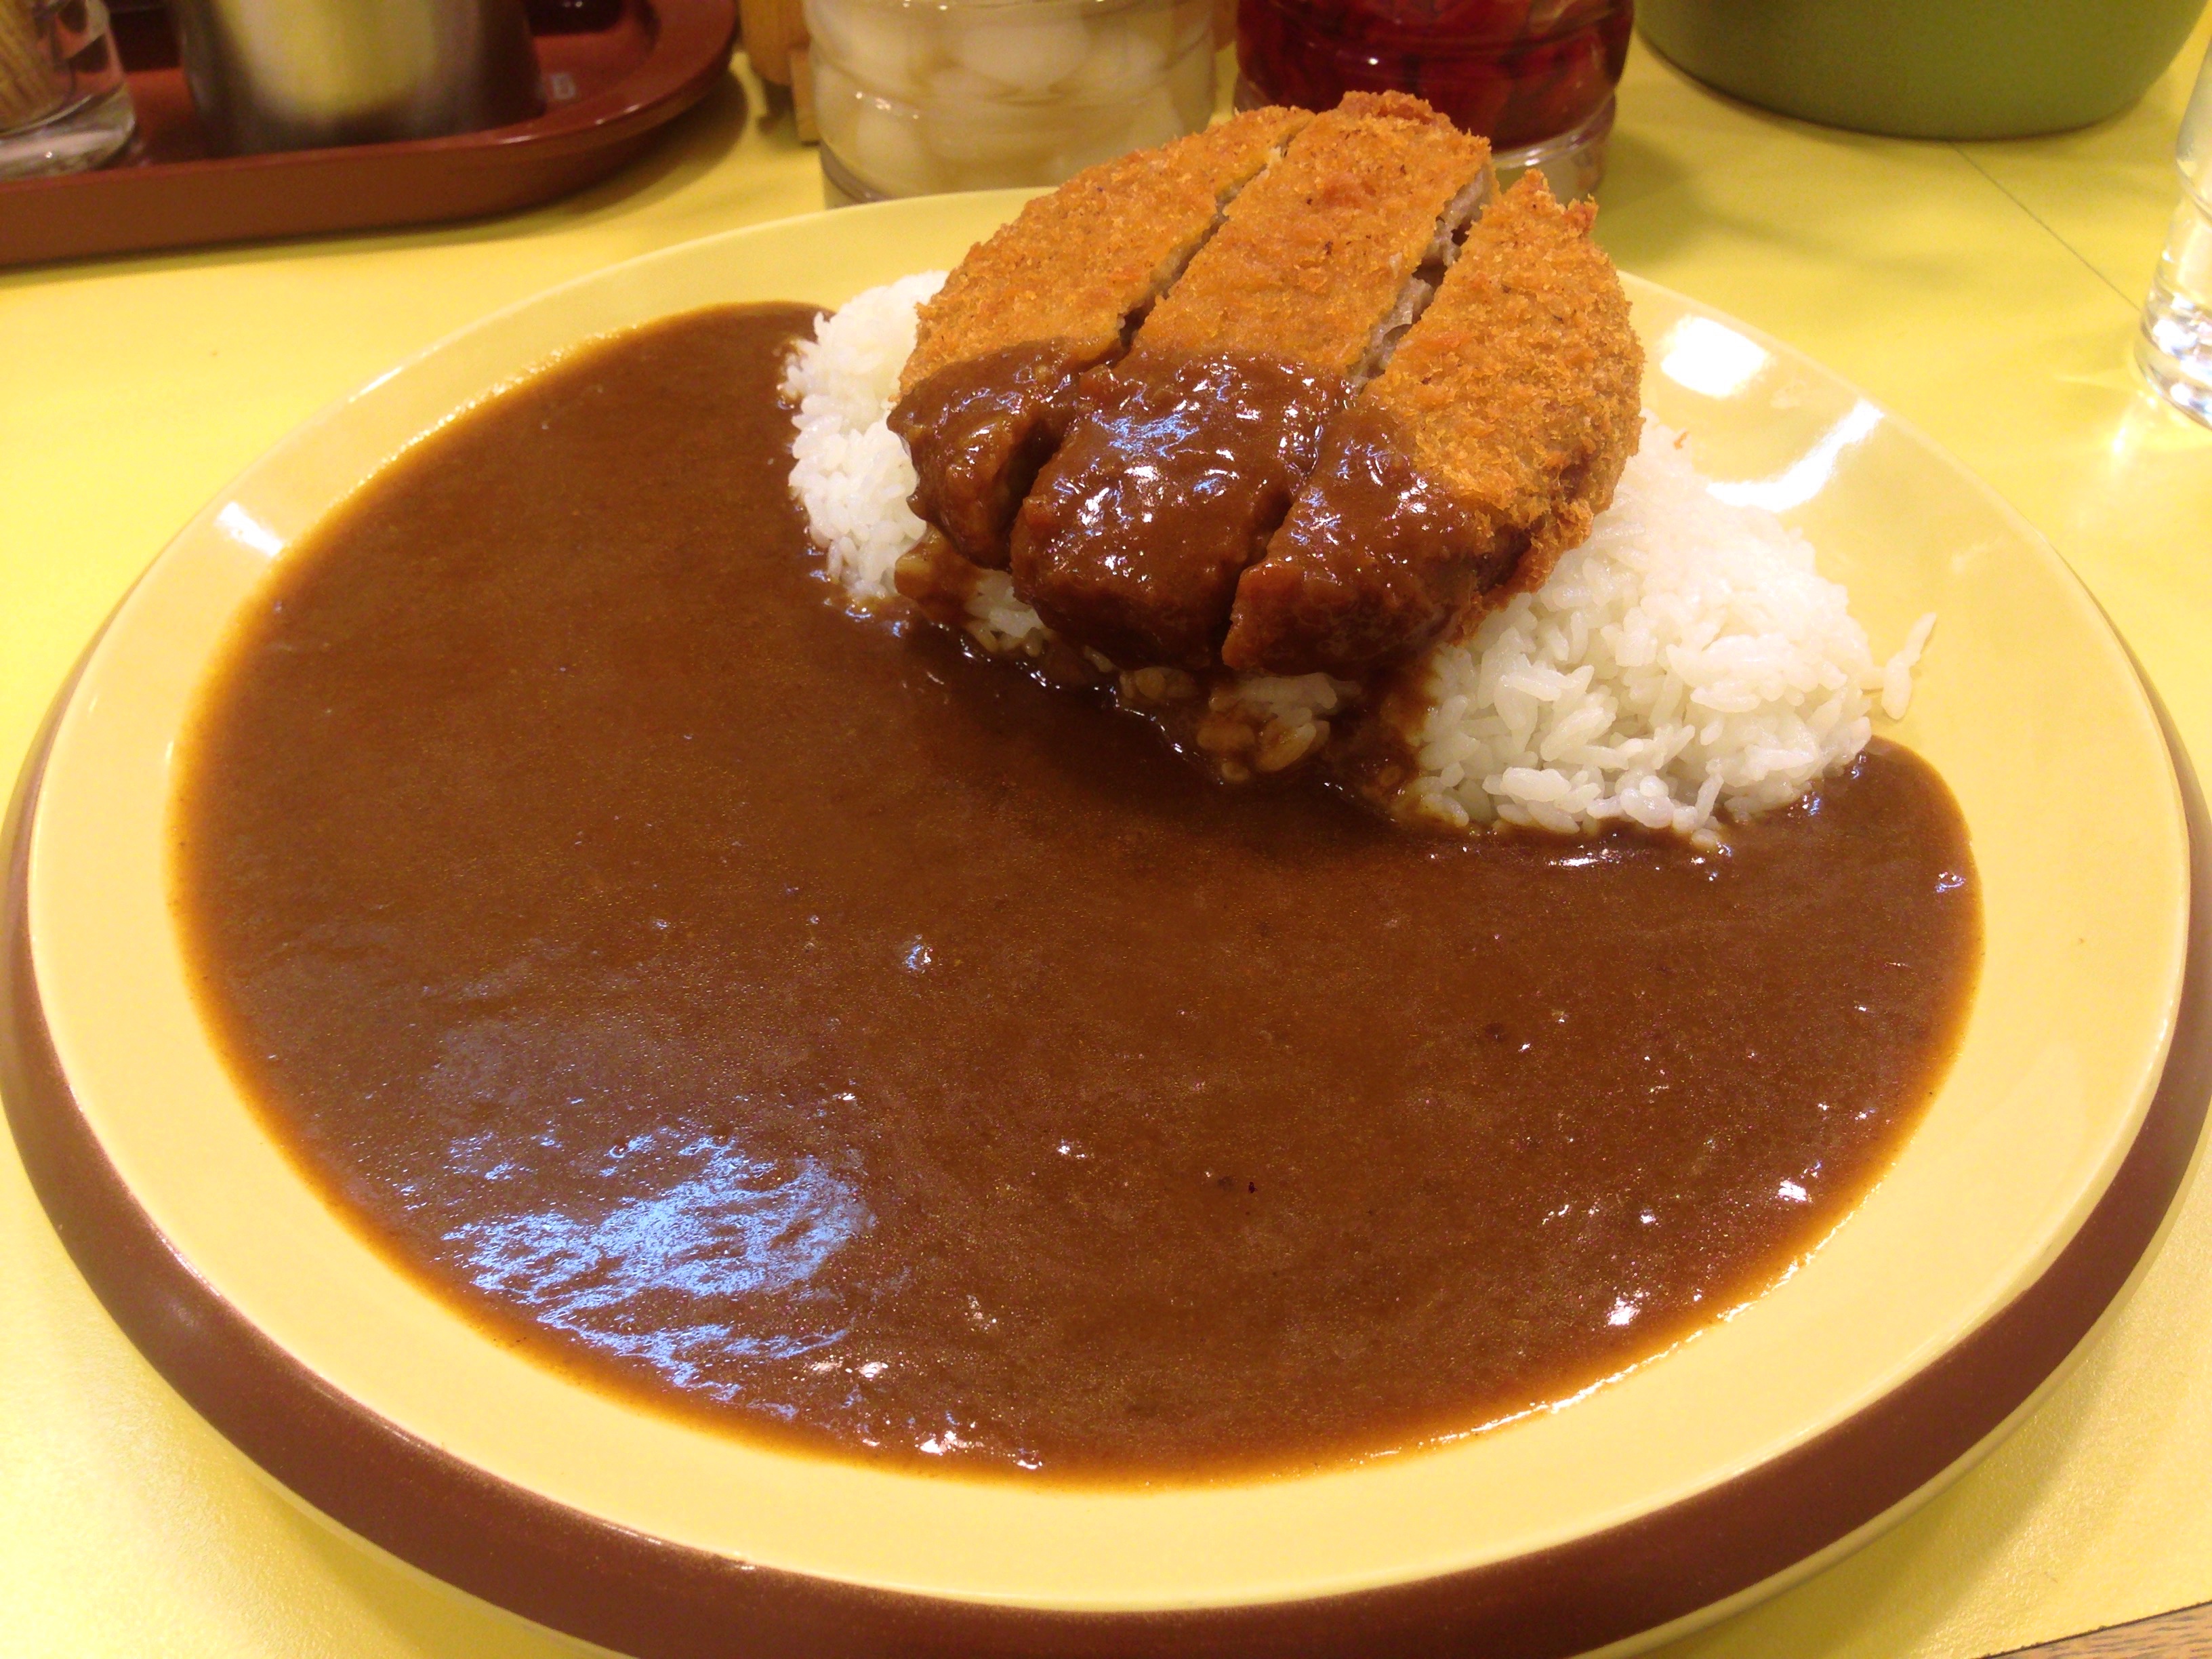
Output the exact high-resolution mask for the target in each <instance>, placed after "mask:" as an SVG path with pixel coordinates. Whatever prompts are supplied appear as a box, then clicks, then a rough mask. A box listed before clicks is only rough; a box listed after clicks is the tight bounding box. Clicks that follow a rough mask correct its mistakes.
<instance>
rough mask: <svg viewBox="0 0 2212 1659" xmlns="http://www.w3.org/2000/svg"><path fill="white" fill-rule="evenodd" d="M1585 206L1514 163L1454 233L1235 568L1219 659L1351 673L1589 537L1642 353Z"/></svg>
mask: <svg viewBox="0 0 2212 1659" xmlns="http://www.w3.org/2000/svg"><path fill="white" fill-rule="evenodd" d="M1594 216H1595V209H1594V208H1593V207H1591V206H1590V205H1589V204H1587V203H1583V204H1577V205H1575V206H1573V207H1566V208H1563V207H1561V206H1560V205H1559V204H1558V203H1557V202H1555V201H1553V198H1552V193H1551V191H1550V190H1549V189H1548V188H1547V186H1546V185H1545V183H1544V180H1543V179H1542V177H1541V175H1540V174H1538V173H1529V174H1528V175H1527V176H1526V177H1525V178H1523V179H1522V180H1521V182H1520V183H1518V184H1516V185H1514V187H1513V188H1512V189H1511V190H1510V191H1507V192H1506V193H1505V195H1504V196H1503V197H1500V198H1499V199H1498V201H1497V202H1496V203H1494V204H1492V206H1491V207H1490V208H1489V210H1487V211H1486V212H1485V213H1484V215H1483V216H1482V218H1481V220H1480V222H1478V223H1477V224H1476V225H1475V227H1474V229H1473V230H1471V231H1470V232H1468V237H1467V240H1466V243H1465V245H1464V246H1462V250H1461V252H1460V256H1459V258H1458V260H1457V262H1456V263H1455V264H1453V266H1452V267H1451V270H1449V272H1448V273H1447V274H1446V276H1445V277H1444V280H1443V285H1442V286H1441V287H1440V288H1439V289H1437V295H1436V298H1435V300H1434V301H1432V302H1431V304H1430V306H1429V308H1428V310H1427V311H1426V312H1425V313H1423V314H1422V316H1421V318H1420V320H1419V321H1418V322H1417V323H1415V324H1414V325H1413V328H1412V330H1411V331H1408V332H1407V335H1406V336H1405V337H1404V339H1403V340H1402V341H1401V343H1399V346H1398V348H1397V350H1396V353H1395V356H1392V357H1391V359H1390V362H1389V366H1388V367H1387V368H1384V369H1383V372H1382V373H1381V374H1378V375H1376V378H1375V379H1374V380H1371V381H1370V382H1369V383H1368V385H1367V386H1366V387H1365V388H1364V390H1363V391H1362V392H1361V393H1360V395H1359V397H1358V399H1357V400H1356V401H1355V402H1354V403H1353V404H1352V405H1351V407H1350V408H1348V409H1346V410H1345V412H1344V413H1343V414H1342V415H1340V416H1338V418H1337V420H1336V421H1335V422H1334V424H1333V425H1332V426H1331V427H1330V428H1329V431H1328V435H1327V439H1326V441H1325V443H1324V445H1323V451H1322V460H1321V465H1319V466H1318V467H1316V469H1315V470H1314V473H1313V476H1312V478H1311V479H1310V481H1309V482H1308V483H1307V485H1306V487H1305V489H1304V490H1303V491H1302V492H1301V493H1300V495H1299V496H1298V499H1297V504H1296V505H1295V506H1294V507H1292V508H1291V513H1290V516H1289V517H1288V518H1287V519H1285V520H1284V522H1283V526H1282V528H1281V529H1280V530H1279V531H1278V532H1276V534H1275V537H1274V539H1273V541H1272V542H1271V543H1270V544H1268V548H1267V557H1265V558H1264V559H1262V560H1261V561H1260V562H1258V563H1256V564H1255V565H1253V566H1252V567H1251V568H1249V569H1248V570H1246V571H1245V572H1244V574H1243V577H1242V579H1241V580H1239V582H1238V584H1237V605H1236V611H1235V613H1234V616H1233V618H1232V624H1231V628H1230V630H1229V637H1228V638H1227V640H1226V641H1224V642H1223V646H1222V653H1221V654H1222V660H1223V661H1224V662H1225V663H1226V664H1227V665H1229V666H1230V667H1231V668H1234V669H1237V670H1240V671H1244V672H1248V673H1265V674H1306V673H1314V672H1325V673H1330V674H1339V675H1344V676H1346V677H1348V678H1362V677H1364V676H1365V675H1367V674H1369V673H1370V672H1371V671H1375V670H1376V669H1378V668H1382V667H1384V666H1386V665H1389V664H1390V663H1392V662H1394V661H1396V660H1399V659H1403V658H1405V657H1407V656H1408V655H1409V654H1411V653H1413V652H1414V651H1417V650H1419V648H1420V647H1423V646H1425V645H1426V644H1428V643H1429V642H1430V641H1432V640H1434V639H1436V638H1437V636H1438V635H1442V634H1443V633H1445V632H1446V630H1448V629H1464V628H1465V627H1468V626H1471V625H1472V623H1473V622H1474V619H1475V618H1476V617H1479V616H1480V614H1481V612H1482V611H1485V610H1486V609H1488V608H1489V607H1490V605H1492V604H1495V603H1497V602H1498V600H1500V599H1503V597H1504V595H1505V594H1507V593H1508V592H1515V591H1518V590H1520V589H1522V588H1528V587H1534V586H1539V585H1540V584H1541V583H1542V581H1543V580H1544V579H1545V578H1546V577H1547V576H1548V575H1549V574H1551V570H1552V567H1553V564H1555V563H1556V562H1558V560H1559V556H1560V555H1561V554H1562V553H1564V552H1565V551H1566V550H1568V549H1570V548H1572V547H1575V546H1577V545H1578V544H1580V543H1581V542H1582V541H1583V539H1584V538H1586V537H1587V536H1589V532H1590V522H1591V520H1593V519H1594V518H1595V516H1596V515H1597V514H1598V513H1601V512H1603V511H1604V510H1605V508H1606V507H1607V506H1608V505H1610V504H1611V502H1612V501H1613V485H1614V484H1615V483H1618V482H1619V481H1620V470H1621V468H1622V467H1623V466H1624V465H1626V464H1627V461H1628V458H1629V457H1630V456H1631V455H1632V454H1634V453H1636V446H1637V441H1638V437H1639V436H1640V435H1641V433H1642V429H1643V420H1642V410H1641V404H1640V393H1641V388H1642V382H1643V372H1644V351H1643V348H1642V347H1641V346H1640V345H1639V344H1638V342H1637V338H1636V333H1635V331H1634V330H1633V329H1632V327H1631V326H1630V325H1629V317H1628V298H1627V295H1625V294H1623V293H1622V292H1621V289H1620V277H1619V276H1616V275H1615V274H1614V271H1613V264H1612V262H1611V261H1610V260H1608V259H1607V258H1606V257H1605V254H1604V253H1603V252H1602V251H1601V250H1600V249H1599V247H1598V246H1597V245H1596V244H1595V243H1594V242H1593V241H1591V240H1590V238H1589V228H1590V222H1591V220H1592V218H1593V217H1594Z"/></svg>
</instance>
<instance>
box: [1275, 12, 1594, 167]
mask: <svg viewBox="0 0 2212 1659" xmlns="http://www.w3.org/2000/svg"><path fill="white" fill-rule="evenodd" d="M1632 21H1633V13H1632V0H1238V4H1237V68H1238V70H1239V71H1240V72H1239V75H1238V78H1237V106H1238V107H1239V108H1240V109H1249V108H1255V107H1256V106H1259V105H1261V104H1297V105H1300V106H1304V108H1307V109H1328V108H1330V107H1332V106H1334V104H1335V103H1336V101H1337V100H1339V99H1340V98H1341V97H1343V96H1344V94H1346V93H1347V92H1352V91H1369V92H1383V91H1392V90H1395V91H1399V92H1410V93H1413V94H1418V95H1419V96H1420V97H1422V98H1425V99H1426V100H1428V101H1429V102H1430V103H1431V104H1433V105H1434V106H1436V107H1437V108H1438V109H1440V110H1442V111H1443V112H1444V113H1445V114H1447V115H1449V116H1450V117H1451V118H1452V119H1453V120H1455V121H1456V122H1457V123H1458V124H1459V125H1461V126H1462V127H1464V128H1465V129H1466V130H1467V131H1469V132H1476V133H1480V134H1481V135H1482V136H1483V137H1486V138H1487V139H1489V140H1490V142H1491V145H1492V149H1493V150H1494V151H1495V153H1496V158H1497V163H1498V174H1499V177H1500V179H1501V181H1502V182H1507V183H1510V181H1511V179H1513V178H1514V177H1515V176H1516V175H1518V174H1519V173H1522V172H1524V171H1526V170H1527V169H1528V168H1529V167H1537V168H1540V169H1541V170H1542V172H1543V173H1544V174H1545V176H1546V177H1547V179H1549V180H1550V182H1551V185H1552V189H1553V193H1554V194H1556V195H1557V196H1559V198H1560V199H1561V200H1563V201H1564V200H1566V199H1568V198H1569V197H1575V196H1582V195H1587V194H1588V193H1589V191H1591V190H1593V189H1595V187H1596V185H1597V181H1598V177H1599V175H1600V174H1601V173H1602V172H1603V170H1604V166H1605V140H1606V135H1607V133H1609V132H1610V131H1612V130H1613V88H1614V87H1615V86H1617V85H1618V84H1619V83H1620V71H1621V68H1622V66H1623V64H1626V62H1627V58H1628V36H1629V31H1630V27H1631V25H1632Z"/></svg>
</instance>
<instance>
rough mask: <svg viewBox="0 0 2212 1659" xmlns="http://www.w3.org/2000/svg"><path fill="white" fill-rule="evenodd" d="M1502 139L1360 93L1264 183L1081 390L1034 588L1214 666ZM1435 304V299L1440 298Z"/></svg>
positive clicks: (1092, 642)
mask: <svg viewBox="0 0 2212 1659" xmlns="http://www.w3.org/2000/svg"><path fill="white" fill-rule="evenodd" d="M1489 156H1490V149H1489V146H1488V145H1487V144H1486V143H1484V142H1483V141H1482V140H1481V139H1480V138H1475V137H1469V136H1468V135H1467V134H1466V133H1463V132H1462V131H1459V130H1458V129H1457V128H1456V127H1455V126H1454V125H1452V124H1451V123H1450V121H1449V120H1448V119H1446V118H1444V117H1443V116H1442V115H1439V114H1438V113H1437V112H1435V111H1434V110H1432V109H1431V108H1430V107H1429V106H1427V105H1426V104H1424V103H1422V102H1421V101H1419V100H1418V99H1413V98H1409V97H1407V96H1405V95H1403V94H1395V93H1389V94H1379V95H1378V94H1367V93H1355V94H1352V95H1351V96H1349V97H1347V98H1346V99H1345V100H1344V101H1343V103H1342V104H1340V106H1338V107H1337V108H1336V109H1334V111H1331V112H1328V113H1327V114H1324V115H1320V116H1316V118H1314V120H1313V122H1312V124H1311V125H1309V126H1308V127H1307V128H1306V129H1305V130H1304V131H1302V132H1301V133H1299V134H1298V136H1297V138H1296V139H1295V140H1294V141H1293V142H1292V143H1291V146H1290V148H1289V149H1288V150H1287V151H1286V152H1285V155H1284V156H1283V159H1282V160H1281V161H1279V162H1278V163H1276V164H1275V166H1274V167H1272V168H1271V169H1269V170H1268V172H1267V173H1265V174H1264V175H1262V176H1261V178H1259V179H1256V180H1255V182H1254V183H1253V184H1252V185H1250V186H1249V188H1247V189H1246V190H1245V191H1243V193H1242V194H1241V195H1239V196H1238V197H1237V199H1236V201H1235V202H1233V203H1232V204H1231V206H1230V209H1229V215H1228V220H1227V222H1226V223H1225V225H1224V226H1223V227H1222V228H1221V229H1220V231H1219V232H1218V234H1216V235H1215V236H1214V237H1213V239H1212V240H1211V241H1209V242H1207V243H1206V246H1205V247H1203V248H1202V249H1200V252H1198V254H1197V255H1196V256H1195V257H1194V258H1193V259H1192V260H1191V262H1190V265H1189V268H1188V270H1186V271H1185V272H1184V273H1183V276H1182V280H1181V281H1179V282H1178V283H1176V285H1175V286H1174V287H1173V288H1172V289H1170V290H1169V292H1168V294H1167V295H1166V297H1165V298H1164V299H1163V300H1161V301H1159V302H1158V305H1156V306H1155V307H1153V309H1152V313H1151V315H1150V316H1149V317H1147V318H1146V320H1145V324H1144V326H1143V327H1142V328H1141V329H1140V330H1139V331H1138V333H1137V336H1136V338H1135V341H1134V343H1133V345H1132V347H1131V349H1130V351H1129V353H1128V355H1127V356H1125V357H1123V358H1121V360H1120V362H1117V363H1115V364H1114V365H1112V366H1110V367H1108V368H1099V369H1096V370H1093V371H1092V372H1091V373H1090V374H1086V375H1085V376H1084V378H1083V380H1081V382H1080V383H1079V388H1078V393H1077V409H1076V413H1075V416H1074V418H1073V421H1072V422H1070V423H1069V426H1068V428H1067V431H1066V436H1065V438H1064V439H1063V441H1062V442H1061V444H1060V448H1059V450H1058V452H1057V453H1055V454H1054V456H1053V458H1052V459H1050V460H1048V461H1047V462H1046V463H1045V464H1044V466H1043V468H1042V471H1040V472H1039V473H1038V475H1037V480H1036V487H1035V488H1034V489H1032V490H1031V491H1030V495H1029V499H1028V500H1027V501H1024V503H1023V504H1022V507H1021V509H1020V511H1019V513H1018V516H1017V518H1016V520H1015V524H1014V530H1013V537H1012V559H1011V562H1010V565H1009V568H1010V569H1011V571H1012V576H1013V581H1014V589H1015V592H1017V593H1018V594H1019V595H1020V596H1021V597H1022V598H1023V599H1026V600H1028V601H1029V602H1030V604H1031V605H1034V606H1035V607H1036V610H1037V611H1038V613H1039V614H1040V615H1041V616H1042V617H1044V618H1045V620H1046V621H1047V622H1048V623H1050V624H1051V625H1052V626H1053V627H1054V628H1055V629H1058V630H1059V631H1060V633H1061V634H1063V635H1066V636H1067V637H1069V638H1071V639H1073V640H1076V641H1080V642H1081V643H1083V644H1085V645H1088V646H1091V647H1094V648H1096V649H1097V650H1100V651H1103V652H1104V653H1106V654H1107V655H1109V657H1112V658H1113V659H1115V660H1117V661H1120V662H1123V663H1133V664H1169V665H1179V666H1183V667H1194V668H1202V667H1206V666H1208V665H1212V663H1213V662H1214V661H1215V659H1216V655H1217V653H1218V649H1219V647H1220V643H1221V638H1222V635H1223V634H1224V633H1225V631H1226V629H1227V628H1228V625H1229V608H1230V605H1231V599H1233V597H1234V594H1235V592H1236V586H1237V575H1238V573H1239V572H1240V571H1241V570H1242V569H1243V568H1244V566H1245V565H1246V564H1247V563H1249V562H1250V561H1251V560H1253V559H1255V558H1257V557H1258V556H1260V554H1261V551H1262V550H1264V549H1265V547H1266V546H1267V538H1268V536H1269V535H1270V534H1271V533H1272V532H1273V530H1274V529H1275V526H1277V525H1278V524H1279V523H1280V522H1281V520H1282V517H1283V514H1284V513H1285V512H1286V511H1287V510H1288V509H1289V507H1290V505H1291V501H1292V499H1293V498H1294V497H1295V496H1296V495H1297V491H1298V489H1299V487H1300V486H1301V485H1302V484H1303V483H1304V481H1305V478H1306V476H1307V474H1308V473H1309V472H1310V471H1311V470H1312V468H1313V465H1314V463H1315V461H1316V459H1317V457H1318V455H1319V453H1320V447H1321V434H1322V429H1323V428H1324V427H1325V426H1326V425H1327V423H1328V421H1329V419H1330V417H1331V416H1334V414H1335V413H1336V411H1337V410H1339V409H1340V408H1341V407H1342V406H1343V404H1344V403H1345V402H1346V399H1347V398H1349V397H1350V396H1351V395H1352V386H1353V385H1354V384H1355V380H1354V377H1355V376H1356V374H1358V372H1359V371H1360V370H1361V369H1362V368H1363V367H1364V365H1365V364H1366V363H1367V362H1369V361H1370V358H1371V357H1372V356H1376V354H1378V353H1379V351H1380V350H1381V349H1383V341H1384V340H1385V339H1386V337H1387V336H1388V334H1389V331H1390V330H1391V328H1392V327H1393V326H1394V325H1395V324H1396V323H1397V322H1399V321H1400V320H1401V319H1402V315H1403V310H1402V307H1404V306H1405V305H1406V303H1407V298H1408V292H1409V289H1417V288H1419V286H1420V284H1421V283H1422V274H1421V273H1422V270H1423V267H1424V265H1425V264H1428V263H1430V262H1437V263H1441V261H1442V260H1443V258H1445V257H1446V256H1447V254H1448V252H1449V248H1450V246H1451V240H1450V239H1451V234H1452V233H1453V232H1454V231H1455V230H1456V229H1457V228H1458V227H1459V226H1460V225H1462V224H1463V223H1464V222H1465V219H1466V216H1467V215H1468V213H1470V212H1471V211H1472V210H1473V209H1474V205H1475V204H1476V202H1478V201H1479V200H1480V197H1482V196H1483V195H1484V194H1486V193H1487V191H1488V188H1489V183H1490V177H1489ZM1421 292H1422V294H1423V295H1424V296H1425V289H1421Z"/></svg>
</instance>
